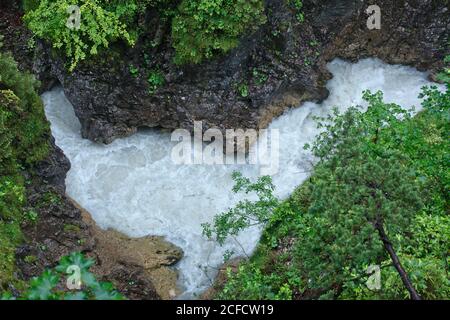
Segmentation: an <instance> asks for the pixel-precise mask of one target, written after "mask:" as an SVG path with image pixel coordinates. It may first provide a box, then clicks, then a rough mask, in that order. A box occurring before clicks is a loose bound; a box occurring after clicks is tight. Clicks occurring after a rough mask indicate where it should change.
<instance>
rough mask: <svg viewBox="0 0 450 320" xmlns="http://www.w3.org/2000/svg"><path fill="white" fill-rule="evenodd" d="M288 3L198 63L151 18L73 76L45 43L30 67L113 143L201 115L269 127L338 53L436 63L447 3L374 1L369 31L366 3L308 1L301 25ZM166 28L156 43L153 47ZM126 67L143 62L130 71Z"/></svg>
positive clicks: (88, 128)
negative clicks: (128, 41) (154, 79)
mask: <svg viewBox="0 0 450 320" xmlns="http://www.w3.org/2000/svg"><path fill="white" fill-rule="evenodd" d="M285 3H286V2H285V1H278V0H268V1H267V10H266V12H267V16H268V22H267V23H266V24H265V25H264V26H262V27H261V28H260V29H259V30H258V31H257V32H255V33H254V34H252V35H249V36H248V37H246V38H244V39H243V40H242V41H241V44H240V46H239V47H238V48H236V49H235V50H233V51H232V52H230V53H229V54H228V55H226V56H222V57H218V58H216V59H215V60H213V61H209V62H206V63H203V64H201V65H190V66H182V67H180V66H176V65H174V64H173V63H172V59H173V49H172V48H171V43H170V34H168V33H167V32H168V31H167V30H169V28H168V27H167V26H166V25H164V24H162V23H160V22H159V21H158V19H157V18H155V17H150V18H149V19H150V20H149V21H148V22H147V23H149V24H153V25H154V28H149V29H150V30H154V34H151V32H150V35H149V36H147V37H144V38H143V39H141V40H140V42H139V43H138V44H137V45H136V47H135V48H126V47H125V46H121V45H117V47H115V48H113V49H114V50H108V53H104V54H103V55H100V56H98V57H97V58H95V59H91V60H90V61H88V62H84V63H82V64H80V65H79V66H78V67H77V68H76V70H75V71H74V72H73V73H69V72H68V71H67V68H66V67H65V65H64V61H63V60H62V59H61V58H55V55H52V54H51V53H50V52H49V48H48V46H45V45H43V46H40V47H39V48H38V50H37V52H36V60H35V64H34V67H35V71H36V72H37V73H38V74H40V76H41V78H42V79H43V80H44V82H45V83H50V82H49V79H50V78H55V79H58V80H59V81H60V82H61V83H62V85H63V87H64V90H65V93H66V95H67V97H68V98H69V100H70V101H71V102H72V104H73V105H74V108H75V112H76V114H77V116H78V118H79V119H80V121H81V124H82V135H83V137H85V138H88V139H90V140H93V141H97V142H103V143H110V142H111V141H113V140H114V139H116V138H118V137H123V136H128V135H130V134H133V133H134V132H135V131H136V130H137V128H139V127H141V126H148V127H163V128H170V129H172V128H179V127H181V128H186V129H189V130H192V123H193V121H195V120H197V121H199V120H203V121H204V130H206V129H208V128H210V127H218V128H222V129H223V128H260V127H265V126H267V125H268V123H269V122H270V121H271V120H272V118H273V117H275V116H278V115H279V114H281V113H282V112H283V111H284V110H286V108H288V107H291V106H298V105H299V104H300V102H302V101H305V100H322V99H324V98H325V97H326V96H327V90H326V89H325V88H324V84H325V82H326V80H328V79H329V77H330V75H329V73H328V71H327V70H326V68H325V64H326V62H328V61H329V60H331V59H333V58H335V57H342V58H345V59H350V60H357V59H360V58H363V57H369V56H373V57H379V58H381V59H383V60H384V61H386V62H389V63H402V64H409V65H412V66H415V67H417V68H419V69H420V70H425V69H428V70H431V71H435V70H437V69H439V67H440V66H441V60H442V58H443V56H444V52H445V48H443V46H444V45H445V44H446V36H447V34H448V22H449V21H450V17H449V11H448V8H447V6H446V5H445V4H444V2H443V1H440V0H420V1H405V0H404V1H391V0H380V1H377V4H378V5H379V6H380V7H381V13H382V28H381V30H372V31H371V30H368V28H367V25H366V22H367V18H368V15H367V14H366V13H365V10H366V8H367V7H368V6H369V5H371V4H372V1H359V0H328V1H323V0H320V1H318V0H310V1H304V12H305V17H306V21H305V22H303V23H300V22H298V20H297V18H296V16H295V11H294V10H292V9H291V8H289V7H288V6H287V5H286V4H285ZM164 30H166V31H165V32H166V34H164V36H163V39H165V40H163V42H162V44H161V45H159V46H158V47H156V48H153V47H151V46H149V43H150V42H151V41H152V40H154V39H156V38H157V39H161V32H164ZM130 65H133V66H138V67H139V73H138V75H137V76H136V77H134V76H132V75H131V73H130V71H129V67H130ZM155 69H158V70H160V71H161V72H162V74H163V75H164V78H165V82H166V83H165V85H164V86H162V87H161V88H159V89H157V90H156V92H155V93H154V94H149V92H148V91H149V87H148V83H147V78H148V74H149V72H150V71H151V70H155ZM263 80H264V81H263ZM241 86H245V87H247V88H248V95H246V94H242V93H241V92H240V89H239V88H240V87H241Z"/></svg>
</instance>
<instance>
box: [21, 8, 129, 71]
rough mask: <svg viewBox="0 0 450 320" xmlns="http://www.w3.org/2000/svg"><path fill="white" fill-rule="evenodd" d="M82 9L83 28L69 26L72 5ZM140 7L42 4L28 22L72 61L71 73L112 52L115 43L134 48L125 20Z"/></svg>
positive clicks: (32, 12)
mask: <svg viewBox="0 0 450 320" xmlns="http://www.w3.org/2000/svg"><path fill="white" fill-rule="evenodd" d="M73 4H75V5H78V6H79V8H80V13H81V20H80V28H79V29H74V28H69V27H67V26H66V22H67V21H68V19H69V17H70V13H68V12H67V10H68V8H69V6H70V5H73ZM136 10H137V6H136V4H135V2H134V1H128V2H123V3H122V4H121V5H116V6H112V5H110V6H106V5H105V2H104V1H102V0H78V1H72V0H41V1H40V4H39V7H38V8H37V9H35V10H33V11H30V12H28V13H27V14H26V15H25V17H24V19H25V21H26V22H27V24H28V27H29V28H30V29H31V31H33V33H34V34H35V35H36V36H37V37H39V38H42V39H45V40H48V41H50V42H51V44H52V46H53V47H54V48H56V49H61V50H63V52H64V53H65V55H66V56H67V57H68V58H69V60H70V66H69V70H73V69H74V68H75V66H76V65H77V64H78V63H79V62H80V61H81V60H84V59H85V58H86V57H87V56H89V55H96V54H97V53H98V49H99V48H101V47H103V48H108V46H109V44H110V43H111V42H113V41H115V40H118V39H123V40H125V41H126V42H127V43H128V44H130V45H134V43H135V39H133V37H132V36H131V35H130V33H129V32H128V31H127V26H126V25H125V23H123V22H122V21H121V19H127V18H129V15H130V12H131V13H134V12H136Z"/></svg>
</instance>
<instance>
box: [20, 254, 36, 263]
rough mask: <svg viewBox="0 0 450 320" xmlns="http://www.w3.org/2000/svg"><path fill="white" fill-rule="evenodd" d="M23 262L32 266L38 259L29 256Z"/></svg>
mask: <svg viewBox="0 0 450 320" xmlns="http://www.w3.org/2000/svg"><path fill="white" fill-rule="evenodd" d="M23 260H24V261H25V262H26V263H29V264H32V263H35V262H36V261H37V257H36V256H33V255H29V256H26V257H25V258H24V259H23Z"/></svg>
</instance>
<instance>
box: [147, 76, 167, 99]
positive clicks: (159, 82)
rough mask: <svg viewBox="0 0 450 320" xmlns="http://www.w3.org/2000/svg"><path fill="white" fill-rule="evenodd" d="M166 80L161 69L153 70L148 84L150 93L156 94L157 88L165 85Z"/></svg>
mask: <svg viewBox="0 0 450 320" xmlns="http://www.w3.org/2000/svg"><path fill="white" fill-rule="evenodd" d="M165 82H166V80H165V78H164V75H163V74H162V73H161V71H159V70H153V71H151V72H150V74H149V75H148V86H149V89H148V91H149V93H150V94H154V93H155V92H156V90H157V89H158V88H159V87H161V86H163V85H164V83H165Z"/></svg>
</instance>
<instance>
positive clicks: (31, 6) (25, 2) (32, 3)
mask: <svg viewBox="0 0 450 320" xmlns="http://www.w3.org/2000/svg"><path fill="white" fill-rule="evenodd" d="M39 2H41V0H22V7H23V10H24V11H25V12H28V11H33V10H36V9H37V8H38V7H39Z"/></svg>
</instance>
